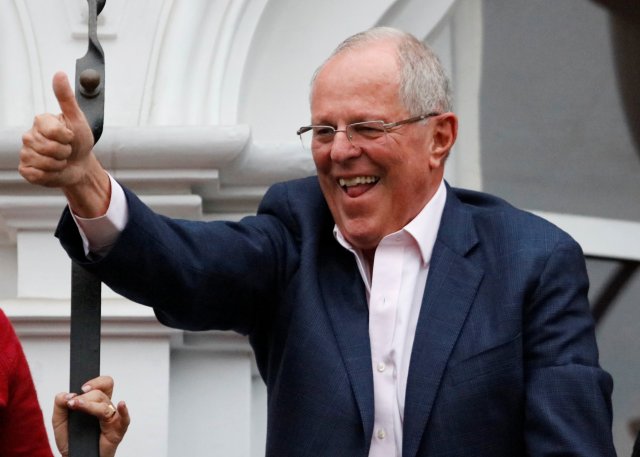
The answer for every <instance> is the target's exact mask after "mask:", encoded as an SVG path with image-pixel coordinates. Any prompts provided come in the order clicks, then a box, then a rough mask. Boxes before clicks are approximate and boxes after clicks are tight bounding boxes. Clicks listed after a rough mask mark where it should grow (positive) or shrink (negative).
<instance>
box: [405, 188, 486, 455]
mask: <svg viewBox="0 0 640 457" xmlns="http://www.w3.org/2000/svg"><path fill="white" fill-rule="evenodd" d="M477 242H478V241H477V236H476V232H475V227H474V225H473V220H472V218H471V216H470V215H469V214H468V213H467V212H466V211H465V209H464V207H463V206H462V204H461V203H460V201H459V200H458V199H457V197H456V196H455V195H454V194H453V191H452V190H451V189H448V196H447V203H446V206H445V210H444V213H443V215H442V221H441V224H440V229H439V231H438V238H437V240H436V244H435V246H434V249H433V255H432V257H431V263H430V266H429V276H428V279H427V284H426V287H425V292H424V297H423V300H422V307H421V309H420V314H419V317H418V325H417V328H416V335H415V339H414V342H413V349H412V351H411V361H410V365H409V375H408V380H407V390H406V397H405V409H404V424H403V452H402V455H403V457H414V456H415V455H416V453H417V452H418V447H419V445H420V441H421V439H422V436H423V434H424V430H425V429H426V426H427V422H428V420H429V415H430V413H431V409H432V406H433V403H434V400H435V398H436V393H437V391H438V387H439V385H440V382H441V379H442V375H443V372H444V369H445V367H446V365H447V361H448V360H449V357H450V355H451V351H452V349H453V347H454V345H455V343H456V341H457V339H458V335H459V333H460V330H461V328H462V326H463V324H464V321H465V319H466V316H467V314H468V312H469V308H470V306H471V303H472V302H473V300H474V297H475V295H476V292H477V290H478V287H479V285H480V282H481V279H482V276H483V271H482V270H481V269H480V268H478V267H477V266H476V265H474V264H473V263H472V261H471V260H469V259H467V258H465V255H466V254H467V253H468V252H469V251H470V250H471V248H473V246H475V245H476V244H477Z"/></svg>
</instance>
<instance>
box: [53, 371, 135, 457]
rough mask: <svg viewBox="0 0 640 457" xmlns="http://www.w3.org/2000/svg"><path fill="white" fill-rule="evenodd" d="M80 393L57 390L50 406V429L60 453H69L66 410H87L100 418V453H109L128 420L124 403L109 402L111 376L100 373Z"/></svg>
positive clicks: (110, 456)
mask: <svg viewBox="0 0 640 457" xmlns="http://www.w3.org/2000/svg"><path fill="white" fill-rule="evenodd" d="M82 389H83V391H84V393H82V394H75V393H65V392H62V393H59V394H58V395H56V398H55V402H54V406H53V419H52V423H53V432H54V435H55V439H56V445H57V447H58V450H59V451H60V454H62V457H67V456H68V455H69V440H68V430H69V421H68V420H69V410H73V411H82V412H84V413H87V414H91V415H93V416H95V417H97V418H98V420H99V421H100V457H113V456H114V455H115V453H116V449H117V447H118V445H119V444H120V442H121V441H122V438H124V435H125V433H126V431H127V428H128V427H129V423H130V422H131V420H130V418H129V411H128V410H127V406H126V404H125V403H124V402H123V401H121V402H119V403H118V405H117V406H114V405H113V404H112V403H111V395H112V393H113V379H112V378H111V377H109V376H100V377H97V378H94V379H92V380H91V381H88V382H87V383H86V384H85V385H84V386H83V388H82Z"/></svg>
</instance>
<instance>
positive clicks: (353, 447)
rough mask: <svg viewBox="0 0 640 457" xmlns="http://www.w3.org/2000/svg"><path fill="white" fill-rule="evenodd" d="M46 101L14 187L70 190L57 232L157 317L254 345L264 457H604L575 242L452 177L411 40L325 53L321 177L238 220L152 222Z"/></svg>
mask: <svg viewBox="0 0 640 457" xmlns="http://www.w3.org/2000/svg"><path fill="white" fill-rule="evenodd" d="M54 90H55V92H56V96H57V97H58V100H59V102H60V107H61V109H62V115H60V116H59V117H57V118H56V117H53V116H50V115H45V116H40V117H36V120H35V122H34V126H33V128H32V129H31V131H30V132H28V133H27V134H25V136H24V141H23V142H24V147H23V149H22V151H21V164H20V172H21V173H22V175H23V176H24V177H25V178H26V179H27V180H28V181H30V182H33V183H36V184H41V185H47V186H57V187H60V188H61V189H62V190H63V192H64V193H65V195H66V196H67V198H68V200H69V207H70V209H71V210H70V211H69V210H67V211H65V213H64V215H63V217H62V220H61V223H60V225H59V227H58V230H57V236H59V237H60V238H61V241H62V243H63V245H64V247H65V248H66V249H67V251H68V252H69V254H70V255H71V256H72V258H73V259H74V260H75V261H77V262H80V263H81V264H83V265H84V266H85V267H86V268H88V269H90V270H91V271H93V272H95V273H96V274H98V275H99V276H100V277H101V278H102V280H103V281H105V282H106V283H107V284H109V285H110V286H111V287H112V288H113V289H114V290H116V291H117V292H120V293H122V294H124V295H126V296H127V297H129V298H131V299H133V300H135V301H138V302H140V303H144V304H147V305H149V306H153V307H154V310H155V312H156V315H157V316H158V318H159V319H160V321H161V322H163V323H165V324H167V325H170V326H175V327H179V328H183V329H189V330H203V329H212V328H216V329H232V330H235V331H238V332H240V333H243V334H247V335H249V338H250V342H251V344H252V347H253V349H254V351H255V355H256V360H257V364H258V367H259V370H260V373H261V375H262V377H263V379H264V380H265V382H266V384H267V390H268V397H269V400H268V430H267V450H266V453H267V455H268V456H278V457H280V456H349V457H353V456H362V457H365V456H385V457H386V456H401V455H402V456H404V457H414V456H445V455H446V456H449V457H451V456H474V457H479V456H487V457H488V456H491V457H498V456H505V457H507V456H508V457H514V456H524V455H528V456H542V455H563V456H598V457H602V456H611V455H615V453H614V450H613V445H612V439H611V405H610V395H611V389H612V382H611V378H610V377H609V375H608V374H606V373H605V372H603V371H602V370H601V369H600V367H599V366H598V355H597V348H596V343H595V338H594V331H593V322H592V319H591V317H590V315H589V308H588V303H587V298H586V294H587V287H588V280H587V276H586V272H585V266H584V259H583V257H582V253H581V251H580V248H579V246H578V245H577V244H576V243H575V242H574V241H573V240H572V239H571V238H570V237H569V236H568V235H567V234H565V233H563V232H561V231H560V230H558V229H557V228H555V227H553V226H551V225H550V224H548V223H547V222H545V221H543V220H541V219H539V218H537V217H535V216H533V215H530V214H527V213H524V212H521V211H519V210H516V209H514V208H513V207H511V206H509V205H508V204H506V203H505V202H503V201H501V200H499V199H497V198H494V197H491V196H488V195H485V194H480V193H475V192H470V191H464V190H459V189H453V188H450V187H449V186H448V185H446V184H445V183H444V181H443V173H444V164H445V161H446V158H447V156H448V154H449V151H450V150H451V147H452V146H453V144H454V142H455V139H456V133H457V119H456V117H455V115H454V114H453V113H451V112H450V101H449V92H450V91H449V87H448V81H447V79H446V77H445V76H444V72H443V71H442V68H441V65H440V63H439V62H438V59H437V58H436V57H435V55H433V54H432V52H431V51H430V50H429V49H428V48H426V47H425V46H423V45H422V44H421V43H420V42H419V41H418V40H416V39H415V38H414V37H413V36H411V35H407V34H404V33H402V32H399V31H397V30H394V29H387V28H377V29H372V30H370V31H367V32H364V33H362V34H358V35H355V36H354V37H351V38H350V39H348V40H346V41H345V42H344V43H343V44H342V45H340V46H339V47H338V48H337V49H336V51H335V52H334V54H332V56H330V58H329V59H328V60H327V61H326V62H325V63H324V64H323V66H321V67H320V69H319V70H318V71H317V73H316V75H315V77H314V80H313V84H312V88H311V125H310V126H305V127H302V128H300V130H299V132H298V133H299V135H300V136H301V138H302V140H303V143H305V144H306V147H307V148H309V149H310V151H311V153H312V155H313V159H314V162H315V164H316V168H317V174H318V176H317V178H316V177H312V178H307V179H302V180H297V181H292V182H288V183H282V184H278V185H275V186H273V187H272V188H271V189H270V190H269V191H268V192H267V194H266V195H265V197H264V199H263V201H262V203H261V205H260V207H259V209H258V215H257V216H254V217H248V218H245V219H244V220H242V221H241V222H239V223H223V222H213V223H211V222H209V223H204V222H188V221H178V220H172V219H169V218H165V217H162V216H158V215H156V214H154V213H153V212H151V211H150V210H149V209H148V208H146V207H145V206H144V205H143V204H142V203H141V202H140V201H139V200H138V199H137V198H136V196H135V195H133V194H132V193H131V192H130V191H128V190H127V189H123V188H122V187H121V186H120V185H118V184H117V183H116V182H115V181H113V180H111V179H110V177H109V176H108V175H107V174H106V173H105V172H104V170H103V169H102V167H101V166H100V164H99V163H98V161H97V159H96V158H95V156H94V155H93V153H92V152H91V147H92V145H93V142H92V138H91V134H90V131H89V129H88V127H87V126H86V123H85V121H84V118H83V116H82V114H81V113H80V111H79V110H78V109H77V106H76V105H75V100H74V98H73V94H72V93H71V90H70V88H69V86H68V83H67V82H66V79H65V77H64V75H60V74H59V75H56V76H55V77H54ZM119 208H120V209H119ZM122 208H124V209H122ZM105 213H106V216H104V215H105ZM95 218H97V219H95ZM78 226H79V227H80V228H81V231H79V230H78V228H77V227H78ZM83 238H84V239H83ZM87 254H88V256H87ZM150 278H153V279H152V281H153V282H152V283H150Z"/></svg>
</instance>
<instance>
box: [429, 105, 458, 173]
mask: <svg viewBox="0 0 640 457" xmlns="http://www.w3.org/2000/svg"><path fill="white" fill-rule="evenodd" d="M431 122H432V123H433V127H432V128H433V135H432V137H431V138H432V142H431V157H430V159H429V160H430V162H431V166H432V168H439V167H441V166H443V165H444V162H445V160H446V159H447V157H448V156H449V151H450V150H451V148H452V147H453V144H454V143H455V142H456V138H457V136H458V118H457V116H456V115H455V114H453V113H443V114H440V115H438V116H435V117H434V118H433V119H432V121H431Z"/></svg>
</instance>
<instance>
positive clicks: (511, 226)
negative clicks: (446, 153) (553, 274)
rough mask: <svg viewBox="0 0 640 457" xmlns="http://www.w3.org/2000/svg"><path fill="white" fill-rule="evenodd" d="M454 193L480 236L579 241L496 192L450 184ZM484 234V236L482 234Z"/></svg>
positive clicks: (522, 240)
mask: <svg viewBox="0 0 640 457" xmlns="http://www.w3.org/2000/svg"><path fill="white" fill-rule="evenodd" d="M451 191H452V192H451V193H452V197H453V199H454V200H457V202H459V204H460V205H461V206H462V207H463V208H464V210H465V211H468V212H469V213H470V215H471V217H472V218H473V221H474V225H475V227H476V230H477V231H478V234H479V236H480V238H487V237H489V238H491V239H494V240H499V241H501V242H509V243H514V244H520V245H521V244H523V243H525V244H536V243H539V242H542V243H543V244H546V245H556V244H558V243H568V244H576V245H577V243H576V242H575V240H574V239H573V238H572V237H571V236H570V235H569V234H568V233H566V232H565V231H564V230H562V229H561V228H559V227H557V226H556V225H554V224H553V223H551V222H550V221H548V220H546V219H544V218H542V217H540V216H538V215H536V214H533V213H531V212H529V211H526V210H523V209H520V208H517V207H515V206H513V205H512V204H511V203H509V202H507V201H506V200H504V199H502V198H500V197H497V196H495V195H491V194H487V193H484V192H478V191H473V190H468V189H460V188H451ZM483 235H484V236H483Z"/></svg>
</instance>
